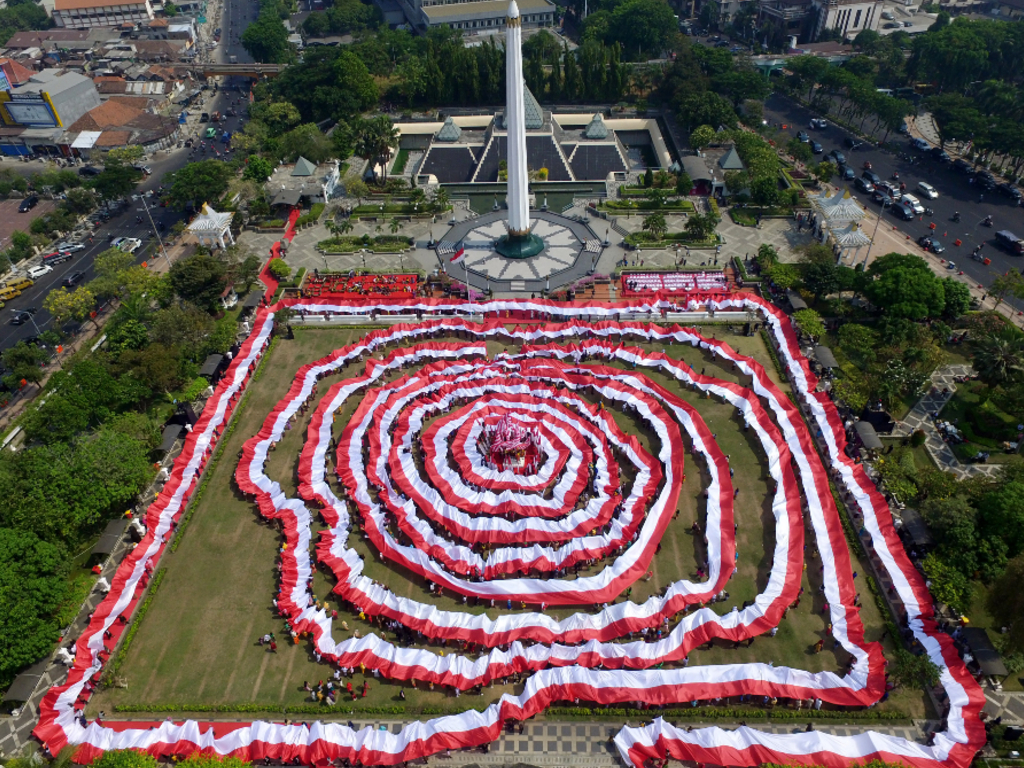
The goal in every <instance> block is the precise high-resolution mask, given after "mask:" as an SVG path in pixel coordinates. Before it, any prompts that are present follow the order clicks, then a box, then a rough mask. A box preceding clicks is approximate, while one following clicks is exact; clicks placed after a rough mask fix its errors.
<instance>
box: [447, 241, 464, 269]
mask: <svg viewBox="0 0 1024 768" xmlns="http://www.w3.org/2000/svg"><path fill="white" fill-rule="evenodd" d="M464 258H466V246H465V245H463V244H462V243H459V247H458V248H456V249H455V253H453V254H452V257H451V258H450V259H448V263H449V264H458V263H459V262H460V261H462V260H463V259H464Z"/></svg>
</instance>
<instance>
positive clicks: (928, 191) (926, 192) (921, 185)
mask: <svg viewBox="0 0 1024 768" xmlns="http://www.w3.org/2000/svg"><path fill="white" fill-rule="evenodd" d="M917 191H918V192H920V193H921V194H922V195H923V196H924V197H927V198H928V199H929V200H934V199H935V198H937V197H938V196H939V192H938V190H937V189H935V187H933V186H932V185H931V184H929V183H928V182H927V181H919V182H917Z"/></svg>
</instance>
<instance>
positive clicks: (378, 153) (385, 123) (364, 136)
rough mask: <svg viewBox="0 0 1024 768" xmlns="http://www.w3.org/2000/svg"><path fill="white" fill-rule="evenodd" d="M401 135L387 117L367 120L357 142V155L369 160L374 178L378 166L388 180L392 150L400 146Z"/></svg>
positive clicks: (379, 116)
mask: <svg viewBox="0 0 1024 768" xmlns="http://www.w3.org/2000/svg"><path fill="white" fill-rule="evenodd" d="M399 138H400V134H399V131H398V128H396V127H395V125H394V123H392V122H391V118H390V117H388V116H387V115H378V116H377V117H375V118H373V119H372V120H367V121H366V122H364V123H363V124H362V125H361V126H360V130H359V138H358V140H357V142H356V154H357V155H359V156H360V157H362V158H364V159H366V160H369V161H370V165H371V167H372V168H373V173H374V176H376V174H377V166H378V165H379V166H380V167H381V168H383V170H384V176H383V178H384V181H387V179H388V161H389V160H390V159H391V155H392V150H393V149H394V147H396V146H398V140H399Z"/></svg>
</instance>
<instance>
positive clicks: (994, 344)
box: [973, 332, 1024, 386]
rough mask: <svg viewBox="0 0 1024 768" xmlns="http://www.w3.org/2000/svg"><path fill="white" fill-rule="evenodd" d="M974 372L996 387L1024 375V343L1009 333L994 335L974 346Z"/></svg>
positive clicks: (981, 339)
mask: <svg viewBox="0 0 1024 768" xmlns="http://www.w3.org/2000/svg"><path fill="white" fill-rule="evenodd" d="M973 347H974V370H975V371H977V373H978V378H980V379H981V380H982V381H984V382H985V383H986V384H989V385H992V386H995V385H997V384H1002V383H1004V382H1007V381H1010V380H1011V379H1016V378H1019V377H1020V376H1021V375H1024V342H1022V341H1021V340H1020V339H1017V338H1014V337H1013V336H1011V335H1010V334H1008V333H1005V332H1004V333H993V334H989V335H987V336H983V337H981V338H980V339H978V340H977V341H976V342H975V343H974V345H973Z"/></svg>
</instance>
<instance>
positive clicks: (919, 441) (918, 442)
mask: <svg viewBox="0 0 1024 768" xmlns="http://www.w3.org/2000/svg"><path fill="white" fill-rule="evenodd" d="M927 439H928V436H927V435H926V434H925V433H924V430H923V429H915V430H914V434H912V435H911V436H910V444H911V445H912V446H914V447H915V448H920V447H921V446H922V445H924V441H925V440H927Z"/></svg>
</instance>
